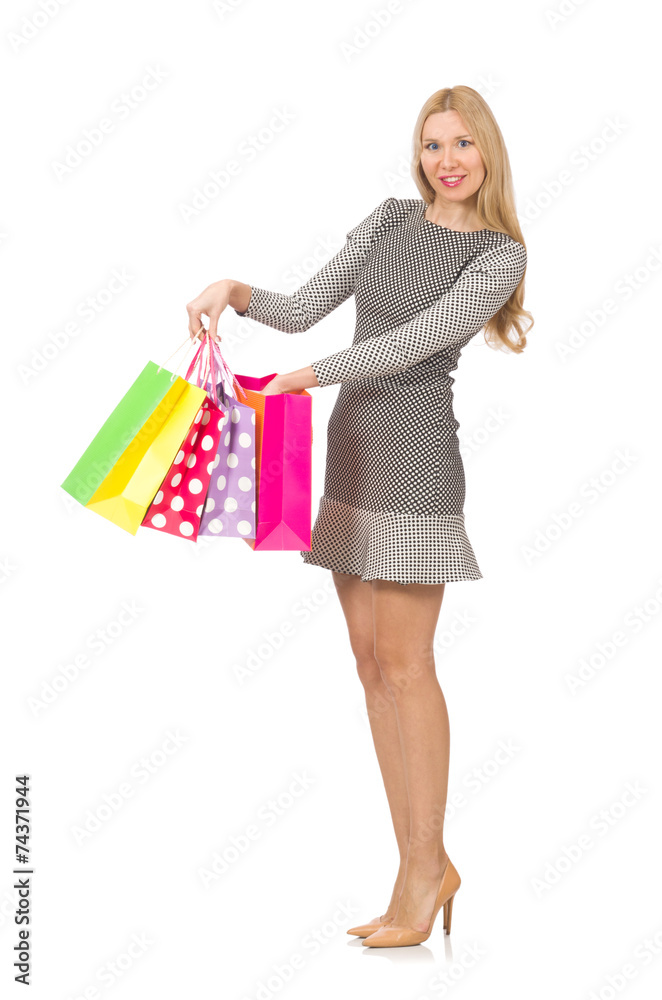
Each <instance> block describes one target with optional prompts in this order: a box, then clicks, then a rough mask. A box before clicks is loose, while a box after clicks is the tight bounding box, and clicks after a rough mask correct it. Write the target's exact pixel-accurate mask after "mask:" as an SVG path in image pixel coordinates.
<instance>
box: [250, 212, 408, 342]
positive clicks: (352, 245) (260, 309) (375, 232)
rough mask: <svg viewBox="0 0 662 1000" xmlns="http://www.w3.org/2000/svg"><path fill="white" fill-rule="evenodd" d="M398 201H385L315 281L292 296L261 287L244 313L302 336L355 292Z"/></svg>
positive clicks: (349, 235)
mask: <svg viewBox="0 0 662 1000" xmlns="http://www.w3.org/2000/svg"><path fill="white" fill-rule="evenodd" d="M395 200H396V199H395V198H392V197H389V198H385V199H384V201H382V202H380V204H379V205H378V206H377V208H375V209H373V211H372V212H371V213H370V214H369V215H368V216H366V218H365V219H364V220H363V222H360V223H359V224H358V226H355V227H354V228H353V229H350V231H349V232H348V233H347V242H346V243H345V246H344V247H343V248H342V250H340V251H339V252H338V253H337V254H336V255H335V256H334V257H332V258H331V260H329V261H327V263H326V264H325V265H324V267H322V268H321V269H320V270H319V271H317V272H316V273H315V274H314V275H313V276H312V278H309V279H308V281H307V282H306V283H305V284H304V285H302V286H301V287H300V288H297V290H296V291H295V292H292V294H291V295H286V294H284V293H281V292H269V291H267V290H266V289H264V288H259V287H258V286H257V285H253V286H252V287H251V297H250V301H249V303H248V307H247V308H246V309H245V310H244V312H239V311H238V310H237V309H235V312H236V313H237V315H238V316H247V317H248V318H249V319H255V320H258V322H260V323H264V324H266V325H267V326H273V327H275V329H276V330H282V331H283V332H284V333H300V332H302V331H303V330H307V329H308V328H309V327H311V326H313V325H314V324H315V323H318V322H319V321H320V320H321V319H323V318H324V316H327V315H328V314H329V313H330V312H331V311H332V310H333V309H335V308H336V307H337V306H339V305H340V304H341V302H344V301H345V299H348V298H349V296H350V295H352V293H353V292H354V286H355V285H356V279H357V277H358V275H359V273H360V271H361V267H362V266H363V262H364V261H365V259H366V257H367V256H368V253H369V252H370V250H371V249H372V246H373V244H374V243H375V241H376V240H377V239H378V237H379V235H380V230H381V227H382V224H383V223H384V222H385V220H386V219H387V217H388V215H389V213H390V211H391V209H392V207H393V205H394V203H395Z"/></svg>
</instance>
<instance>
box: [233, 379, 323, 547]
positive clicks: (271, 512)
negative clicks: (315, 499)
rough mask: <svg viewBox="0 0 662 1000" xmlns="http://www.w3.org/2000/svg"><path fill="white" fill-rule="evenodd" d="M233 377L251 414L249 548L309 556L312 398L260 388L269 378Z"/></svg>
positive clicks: (306, 395) (302, 393)
mask: <svg viewBox="0 0 662 1000" xmlns="http://www.w3.org/2000/svg"><path fill="white" fill-rule="evenodd" d="M275 374H276V373H275V372H274V373H273V374H271V375H263V376H261V377H260V378H255V377H252V376H249V375H237V376H236V379H237V382H238V384H239V386H240V387H241V389H242V390H243V392H244V394H245V396H246V400H245V402H246V403H247V404H248V405H249V406H251V407H252V408H253V409H254V411H255V427H256V434H255V473H256V493H257V521H256V526H255V538H253V539H250V538H246V539H245V541H246V543H247V544H248V545H250V546H251V548H252V549H279V550H289V549H294V550H297V551H299V552H310V551H311V548H312V530H311V520H312V518H311V488H312V440H313V432H312V402H313V400H312V396H311V395H310V393H309V392H307V391H306V390H305V389H302V390H301V391H300V392H297V393H294V392H282V393H273V394H271V395H267V396H265V395H264V394H263V393H261V392H259V391H257V390H260V389H263V388H264V386H265V385H267V384H268V383H269V382H270V381H271V380H272V379H273V378H274V377H275Z"/></svg>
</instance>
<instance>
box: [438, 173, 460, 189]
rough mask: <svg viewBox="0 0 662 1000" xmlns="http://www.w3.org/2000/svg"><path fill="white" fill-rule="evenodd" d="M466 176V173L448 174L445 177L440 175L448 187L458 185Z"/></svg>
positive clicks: (442, 181)
mask: <svg viewBox="0 0 662 1000" xmlns="http://www.w3.org/2000/svg"><path fill="white" fill-rule="evenodd" d="M466 176H467V175H466V174H446V176H445V177H440V178H439V180H440V181H441V183H442V184H444V185H445V186H446V187H457V185H458V184H460V183H461V182H462V181H463V180H464V178H465V177H466Z"/></svg>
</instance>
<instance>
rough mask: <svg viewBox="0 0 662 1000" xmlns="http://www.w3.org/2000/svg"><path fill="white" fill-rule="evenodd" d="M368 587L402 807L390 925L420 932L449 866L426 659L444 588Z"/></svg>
mask: <svg viewBox="0 0 662 1000" xmlns="http://www.w3.org/2000/svg"><path fill="white" fill-rule="evenodd" d="M371 582H372V596H373V624H374V632H375V656H376V659H377V661H378V664H379V667H380V669H381V674H382V677H383V678H384V682H385V684H386V687H387V688H388V690H389V692H390V693H391V696H392V698H393V704H394V708H395V716H396V720H397V727H398V732H399V736H400V747H401V751H402V758H403V765H404V776H405V782H406V787H407V791H408V801H409V821H410V827H409V844H408V850H407V866H406V871H405V879H404V883H403V886H402V892H401V895H400V900H399V904H398V910H397V912H396V914H395V917H394V919H393V924H394V925H396V924H397V925H400V926H406V927H412V928H414V929H415V930H420V931H427V929H428V927H429V920H430V916H431V914H432V910H433V908H434V903H435V899H436V895H437V891H438V888H439V882H440V880H441V876H442V874H443V871H444V868H445V866H446V861H447V858H448V856H447V854H446V851H445V848H444V841H443V819H444V812H445V808H446V798H447V794H448V764H449V751H450V736H449V725H448V712H447V709H446V701H445V699H444V695H443V693H442V690H441V688H440V686H439V682H438V680H437V675H436V672H435V662H434V652H433V642H434V633H435V628H436V625H437V620H438V617H439V611H440V608H441V602H442V600H443V594H444V589H445V586H446V585H445V584H443V583H442V584H418V583H411V584H408V585H407V586H406V587H403V586H401V585H400V584H398V583H394V582H392V581H390V580H373V581H371ZM389 718H390V716H389ZM389 737H390V738H393V733H392V729H391V730H389ZM399 781H401V778H400V777H399ZM398 787H399V788H400V787H401V786H400V785H399V786H398Z"/></svg>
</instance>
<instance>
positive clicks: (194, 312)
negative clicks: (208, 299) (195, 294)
mask: <svg viewBox="0 0 662 1000" xmlns="http://www.w3.org/2000/svg"><path fill="white" fill-rule="evenodd" d="M196 303H197V299H194V300H193V301H192V302H189V303H188V305H187V306H186V311H187V313H188V332H189V336H190V338H191V340H195V339H196V338H197V339H198V340H203V339H204V336H205V334H206V333H207V332H209V335H210V337H211V339H212V340H214V341H215V342H216V343H217V344H218V343H220V341H221V338H220V337H219V336H218V318H219V316H220V315H221V313H220V312H219V311H217V310H215V311H214V312H210V313H206V312H205V310H204V309H202V308H200V307H199V306H198V305H197V304H196ZM203 313H204V314H205V315H208V316H209V331H207V330H206V329H205V324H204V321H203V319H202V316H203Z"/></svg>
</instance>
